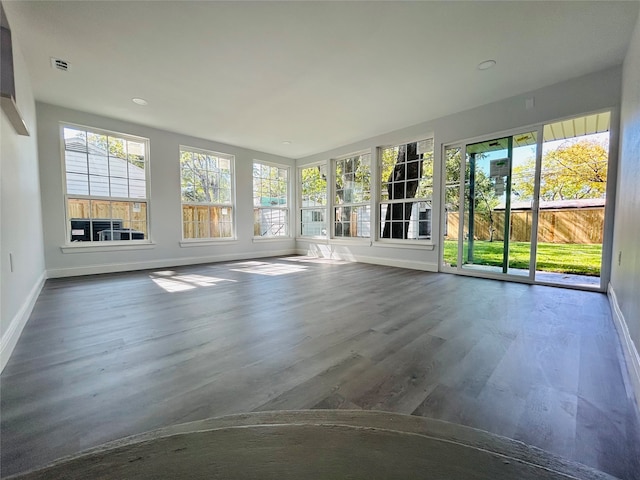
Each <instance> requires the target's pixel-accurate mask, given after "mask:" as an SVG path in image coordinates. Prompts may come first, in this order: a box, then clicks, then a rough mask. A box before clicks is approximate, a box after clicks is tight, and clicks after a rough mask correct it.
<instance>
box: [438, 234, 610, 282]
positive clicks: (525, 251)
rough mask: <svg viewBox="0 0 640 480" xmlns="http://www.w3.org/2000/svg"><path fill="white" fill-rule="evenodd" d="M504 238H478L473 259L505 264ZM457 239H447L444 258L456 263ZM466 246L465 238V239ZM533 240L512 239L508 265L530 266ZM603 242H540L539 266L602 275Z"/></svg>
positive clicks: (568, 271) (554, 270)
mask: <svg viewBox="0 0 640 480" xmlns="http://www.w3.org/2000/svg"><path fill="white" fill-rule="evenodd" d="M502 247H503V245H502V242H501V241H496V242H488V241H485V240H476V241H475V242H474V258H473V263H474V264H476V265H492V266H501V265H502ZM457 248H458V242H456V241H454V240H447V241H445V246H444V258H445V261H446V262H447V263H450V264H451V265H453V266H455V264H456V259H457V255H458V254H457ZM465 248H466V242H465ZM529 252H530V244H529V243H527V242H511V243H510V245H509V267H511V268H523V269H528V268H529ZM601 258H602V245H598V244H562V243H539V244H538V259H537V264H536V269H537V270H539V271H540V270H541V271H544V272H556V273H573V274H577V275H590V276H599V275H600V259H601Z"/></svg>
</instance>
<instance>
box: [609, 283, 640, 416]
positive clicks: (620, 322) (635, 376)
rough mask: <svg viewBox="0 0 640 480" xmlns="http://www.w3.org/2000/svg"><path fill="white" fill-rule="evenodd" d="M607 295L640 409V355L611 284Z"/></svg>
mask: <svg viewBox="0 0 640 480" xmlns="http://www.w3.org/2000/svg"><path fill="white" fill-rule="evenodd" d="M607 295H608V297H609V304H610V305H611V311H612V312H613V315H612V316H613V322H614V323H615V325H616V330H618V336H619V337H620V343H621V344H622V350H623V352H624V357H625V359H626V361H627V368H628V370H629V377H631V384H632V385H631V386H632V388H633V391H634V393H635V397H636V403H637V404H638V408H640V355H639V354H638V349H637V347H636V345H635V344H634V343H633V339H632V338H631V335H630V334H629V327H627V321H626V319H625V318H624V314H623V313H622V310H620V305H619V304H618V297H616V292H615V290H614V289H613V286H612V285H611V284H609V288H608V289H607Z"/></svg>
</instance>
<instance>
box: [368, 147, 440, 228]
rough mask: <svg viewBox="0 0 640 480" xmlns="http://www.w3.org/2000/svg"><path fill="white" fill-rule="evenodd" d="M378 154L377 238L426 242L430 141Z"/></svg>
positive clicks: (429, 188)
mask: <svg viewBox="0 0 640 480" xmlns="http://www.w3.org/2000/svg"><path fill="white" fill-rule="evenodd" d="M380 153H381V155H380V158H381V165H380V173H381V175H380V180H381V185H380V187H381V188H380V238H382V239H386V238H389V239H399V240H407V239H413V240H415V239H430V238H431V199H432V195H433V139H431V138H429V139H426V140H421V141H419V142H413V143H406V144H403V145H396V146H391V147H384V148H382V149H381V152H380Z"/></svg>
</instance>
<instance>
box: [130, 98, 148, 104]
mask: <svg viewBox="0 0 640 480" xmlns="http://www.w3.org/2000/svg"><path fill="white" fill-rule="evenodd" d="M131 100H133V103H136V104H138V105H143V106H144V105H148V104H149V102H147V101H146V100H145V99H144V98H138V97H135V98H132V99H131Z"/></svg>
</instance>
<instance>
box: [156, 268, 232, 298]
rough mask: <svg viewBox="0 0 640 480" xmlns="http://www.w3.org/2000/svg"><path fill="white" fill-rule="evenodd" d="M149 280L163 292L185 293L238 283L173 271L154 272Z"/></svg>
mask: <svg viewBox="0 0 640 480" xmlns="http://www.w3.org/2000/svg"><path fill="white" fill-rule="evenodd" d="M149 278H151V280H152V281H153V283H155V284H156V285H158V286H159V287H160V288H162V289H163V290H165V291H167V292H170V293H173V292H184V291H186V290H193V289H194V288H198V287H214V286H216V285H218V284H219V283H222V282H236V280H227V279H225V278H217V277H209V276H206V275H196V274H189V275H176V272H174V271H172V270H164V271H158V272H153V273H152V274H150V275H149Z"/></svg>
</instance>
